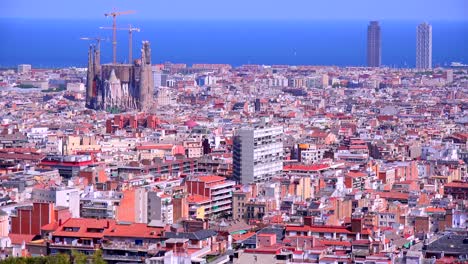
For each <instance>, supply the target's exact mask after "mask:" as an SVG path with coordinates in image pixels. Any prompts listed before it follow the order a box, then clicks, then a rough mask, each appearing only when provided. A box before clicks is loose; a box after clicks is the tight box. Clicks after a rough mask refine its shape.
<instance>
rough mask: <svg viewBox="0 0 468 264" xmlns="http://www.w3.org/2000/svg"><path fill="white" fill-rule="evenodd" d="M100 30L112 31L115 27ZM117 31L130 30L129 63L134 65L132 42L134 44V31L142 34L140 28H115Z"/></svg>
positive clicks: (130, 26)
mask: <svg viewBox="0 0 468 264" xmlns="http://www.w3.org/2000/svg"><path fill="white" fill-rule="evenodd" d="M99 28H100V29H112V30H114V28H113V27H99ZM115 30H128V62H129V63H130V64H131V63H132V60H133V59H132V42H133V31H135V32H140V29H139V28H134V27H132V25H128V28H115Z"/></svg>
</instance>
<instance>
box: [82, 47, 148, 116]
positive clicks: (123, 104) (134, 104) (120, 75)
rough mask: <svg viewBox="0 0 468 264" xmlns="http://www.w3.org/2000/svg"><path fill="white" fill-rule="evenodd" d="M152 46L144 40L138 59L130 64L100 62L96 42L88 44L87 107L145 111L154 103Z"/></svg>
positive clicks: (107, 109)
mask: <svg viewBox="0 0 468 264" xmlns="http://www.w3.org/2000/svg"><path fill="white" fill-rule="evenodd" d="M153 89H154V81H153V73H152V69H151V49H150V44H149V42H148V41H144V42H143V48H142V49H141V59H138V60H135V61H134V62H133V64H102V65H101V63H100V50H99V46H90V48H89V51H88V72H87V83H86V107H87V108H90V109H95V110H106V111H113V110H118V111H129V110H138V111H147V110H149V108H150V107H151V105H152V103H153Z"/></svg>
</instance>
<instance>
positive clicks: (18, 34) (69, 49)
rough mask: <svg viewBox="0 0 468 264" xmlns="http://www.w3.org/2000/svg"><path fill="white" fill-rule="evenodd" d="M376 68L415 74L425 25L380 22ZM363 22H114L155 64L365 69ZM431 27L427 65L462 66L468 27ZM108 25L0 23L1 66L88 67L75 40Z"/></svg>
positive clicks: (122, 47)
mask: <svg viewBox="0 0 468 264" xmlns="http://www.w3.org/2000/svg"><path fill="white" fill-rule="evenodd" d="M379 21H380V24H381V28H382V65H383V66H387V67H393V68H413V67H414V65H415V51H416V26H417V25H418V24H419V23H421V22H424V21H416V20H385V19H382V20H379ZM368 22H369V21H368V20H333V21H328V20H321V19H317V20H313V19H311V20H303V19H297V20H294V19H292V20H229V19H227V20H209V19H207V20H169V19H161V20H158V19H130V18H125V19H120V20H118V22H117V24H118V26H119V27H127V26H128V24H130V23H131V24H132V25H133V26H136V27H139V28H141V32H139V33H134V41H133V58H138V57H139V56H140V48H141V41H142V40H149V41H150V43H151V49H152V59H153V63H154V64H159V63H164V62H166V61H170V62H173V63H186V64H188V65H191V64H194V63H223V64H230V65H232V66H240V65H244V64H263V65H273V64H284V65H317V66H340V67H363V66H366V65H365V64H366V36H367V24H368ZM428 22H429V23H430V24H431V25H432V26H433V66H435V67H436V66H448V65H449V64H450V63H451V62H461V63H467V62H468V50H467V49H466V48H465V47H464V43H468V21H462V20H457V21H446V20H437V21H428ZM110 25H111V20H109V19H106V18H104V17H103V18H102V19H57V18H54V19H42V18H37V19H36V18H0V28H1V29H2V32H3V36H4V37H3V38H2V40H1V41H0V67H15V66H16V65H18V64H31V65H33V67H36V68H63V67H86V60H87V52H88V45H89V44H91V42H87V41H83V40H80V37H95V36H101V37H105V38H109V39H110V38H111V31H110V30H100V29H99V27H100V26H110ZM127 36H128V33H127V32H126V31H119V32H118V61H119V62H127V54H128V47H127V46H128V38H127ZM111 53H112V47H111V42H110V41H107V42H106V41H104V42H103V43H102V62H103V63H108V62H111Z"/></svg>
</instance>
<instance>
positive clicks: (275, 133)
mask: <svg viewBox="0 0 468 264" xmlns="http://www.w3.org/2000/svg"><path fill="white" fill-rule="evenodd" d="M282 136H283V128H282V127H280V126H275V127H270V126H267V125H265V124H264V123H262V124H257V125H255V126H253V127H247V128H241V129H239V130H238V131H237V133H236V136H235V137H234V142H233V143H234V147H233V174H234V179H235V180H236V181H238V182H241V183H242V184H248V183H253V182H265V181H268V180H271V179H272V178H273V177H274V176H277V175H281V173H282V171H283V141H282Z"/></svg>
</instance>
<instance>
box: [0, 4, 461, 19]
mask: <svg viewBox="0 0 468 264" xmlns="http://www.w3.org/2000/svg"><path fill="white" fill-rule="evenodd" d="M112 8H117V9H118V10H128V9H130V10H136V11H137V14H135V15H132V16H136V17H138V18H142V19H175V20H181V19H185V20H186V19H189V20H192V19H195V20H211V19H233V20H252V19H260V20H271V19H273V20H275V19H281V20H294V19H310V20H313V19H328V20H342V19H356V20H358V19H359V20H372V19H378V20H387V19H388V20H426V21H434V20H468V0H0V17H21V18H80V19H82V18H88V19H94V18H102V17H103V13H105V12H108V11H109V10H112Z"/></svg>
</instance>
